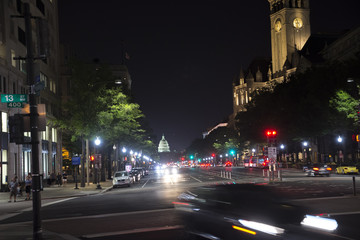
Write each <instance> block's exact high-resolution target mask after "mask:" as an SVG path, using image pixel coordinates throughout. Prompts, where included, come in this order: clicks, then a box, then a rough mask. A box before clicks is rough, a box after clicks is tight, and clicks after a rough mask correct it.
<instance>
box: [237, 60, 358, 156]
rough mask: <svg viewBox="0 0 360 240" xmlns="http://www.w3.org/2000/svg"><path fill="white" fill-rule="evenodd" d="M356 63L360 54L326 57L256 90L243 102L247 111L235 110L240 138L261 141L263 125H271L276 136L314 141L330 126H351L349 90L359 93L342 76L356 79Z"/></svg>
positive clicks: (342, 128)
mask: <svg viewBox="0 0 360 240" xmlns="http://www.w3.org/2000/svg"><path fill="white" fill-rule="evenodd" d="M359 68H360V63H359V59H355V60H352V61H349V62H345V63H339V62H332V63H326V64H323V65H321V66H315V67H313V68H311V69H309V70H307V71H306V72H304V73H296V74H294V75H292V77H291V79H290V81H288V82H284V83H280V84H277V85H275V86H274V88H271V89H266V88H265V89H262V90H260V91H258V93H257V94H255V95H253V96H252V101H251V102H250V103H249V104H248V105H247V106H246V107H247V111H245V112H240V113H239V114H238V115H237V116H236V121H237V122H236V127H237V129H238V130H239V132H240V138H241V139H243V140H248V141H250V142H254V143H256V142H262V141H264V130H265V129H267V128H274V129H276V130H277V131H278V133H279V134H278V141H287V142H288V145H294V146H300V145H299V144H298V143H299V142H300V141H302V140H303V139H308V140H311V141H312V142H313V143H314V145H315V144H316V143H318V142H325V141H323V140H321V138H329V135H333V134H334V133H335V132H339V131H351V130H353V129H354V125H353V124H351V123H353V122H354V119H353V117H352V114H351V111H353V112H354V109H353V105H354V104H355V102H356V101H355V102H354V100H355V99H351V98H350V96H353V97H356V99H358V93H357V91H354V87H350V85H349V84H348V83H347V80H348V79H349V77H350V76H351V77H352V78H353V79H354V80H355V81H357V83H355V84H359V81H360V75H359V74H360V73H359V72H360V71H359ZM353 86H354V85H353ZM340 90H343V91H340ZM345 92H347V93H348V95H346V94H345ZM345 101H346V102H345ZM291 142H293V143H295V144H290V143H291ZM294 150H296V149H294Z"/></svg>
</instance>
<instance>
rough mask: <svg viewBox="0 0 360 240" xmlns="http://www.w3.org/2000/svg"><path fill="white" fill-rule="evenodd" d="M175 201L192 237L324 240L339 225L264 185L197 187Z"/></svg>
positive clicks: (175, 205) (182, 194)
mask: <svg viewBox="0 0 360 240" xmlns="http://www.w3.org/2000/svg"><path fill="white" fill-rule="evenodd" d="M173 204H174V207H175V209H176V210H177V211H178V213H179V217H180V219H181V220H182V224H183V225H184V226H185V230H186V232H187V233H188V235H189V236H188V238H191V239H195V238H194V237H197V236H200V237H202V238H201V239H325V237H328V236H329V235H328V234H329V232H331V231H334V230H336V228H337V222H336V220H334V219H331V218H325V217H319V216H311V215H306V210H305V209H304V208H302V207H298V206H295V205H293V204H290V203H289V202H288V201H286V199H284V198H283V196H280V195H279V194H277V193H276V192H275V191H274V190H273V189H271V188H270V187H268V186H265V185H256V184H233V183H232V184H225V185H223V184H221V185H210V186H202V187H195V188H191V189H189V190H188V191H186V192H183V193H181V194H180V195H179V196H178V199H177V200H176V201H174V202H173ZM315 228H317V230H318V231H317V232H315V230H314V229H315ZM306 230H309V231H306ZM323 234H324V235H323ZM196 239H197V238H196ZM326 239H328V238H326Z"/></svg>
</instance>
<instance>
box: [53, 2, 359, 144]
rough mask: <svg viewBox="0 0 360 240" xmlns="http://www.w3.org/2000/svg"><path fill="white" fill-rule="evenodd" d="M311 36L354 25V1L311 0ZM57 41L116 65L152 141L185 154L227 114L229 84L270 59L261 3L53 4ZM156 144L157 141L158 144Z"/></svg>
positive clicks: (265, 4)
mask: <svg viewBox="0 0 360 240" xmlns="http://www.w3.org/2000/svg"><path fill="white" fill-rule="evenodd" d="M310 8H311V12H310V15H311V29H312V33H317V32H329V31H330V32H336V31H339V30H343V29H349V28H353V27H355V26H360V14H359V9H360V4H359V1H358V0H342V1H338V0H330V1H328V0H326V1H325V0H311V1H310ZM59 26H60V40H61V42H62V43H65V44H67V45H70V46H72V47H73V48H74V49H76V50H77V51H78V55H79V56H80V55H82V56H84V57H86V58H87V59H89V60H91V59H94V58H99V59H100V62H103V63H113V64H120V63H121V59H122V57H121V55H122V44H121V42H124V44H123V46H124V49H125V51H126V52H127V53H128V55H129V56H130V60H128V61H127V62H126V65H127V66H128V68H129V72H130V74H131V77H132V80H133V85H132V91H133V94H134V96H135V100H136V102H137V103H138V104H139V105H140V106H141V109H142V111H143V113H144V114H145V115H146V119H147V120H148V122H149V124H150V127H151V128H152V129H153V130H154V133H155V134H156V135H157V137H158V140H160V138H161V135H162V134H165V138H166V139H167V140H168V142H169V145H170V148H171V150H178V151H180V150H183V149H185V148H186V147H188V146H189V145H190V143H191V142H192V140H194V139H195V138H201V137H202V132H204V131H206V129H208V128H211V127H212V126H215V125H217V124H218V123H220V122H222V121H223V120H224V119H226V118H227V117H228V116H229V115H230V114H231V113H232V82H233V79H234V77H235V76H236V75H237V74H238V73H239V71H240V68H241V67H243V68H246V67H247V66H248V65H249V63H250V62H251V60H253V59H254V58H255V57H257V56H266V57H270V56H271V53H270V44H271V43H270V17H269V3H268V1H267V0H247V1H244V0H236V1H235V0H229V1H220V0H218V1H212V0H207V1H195V0H194V1H191V2H190V1H189V2H188V3H187V1H136V0H131V1H123V0H59ZM156 144H158V142H156Z"/></svg>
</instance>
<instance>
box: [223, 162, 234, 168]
mask: <svg viewBox="0 0 360 240" xmlns="http://www.w3.org/2000/svg"><path fill="white" fill-rule="evenodd" d="M231 166H232V162H230V161H227V162H226V163H225V164H224V167H231Z"/></svg>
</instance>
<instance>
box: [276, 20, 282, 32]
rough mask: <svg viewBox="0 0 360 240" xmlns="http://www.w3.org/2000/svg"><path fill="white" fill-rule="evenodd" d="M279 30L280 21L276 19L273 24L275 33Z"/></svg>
mask: <svg viewBox="0 0 360 240" xmlns="http://www.w3.org/2000/svg"><path fill="white" fill-rule="evenodd" d="M280 30H281V21H280V20H279V19H278V20H276V22H275V31H276V32H280Z"/></svg>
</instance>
